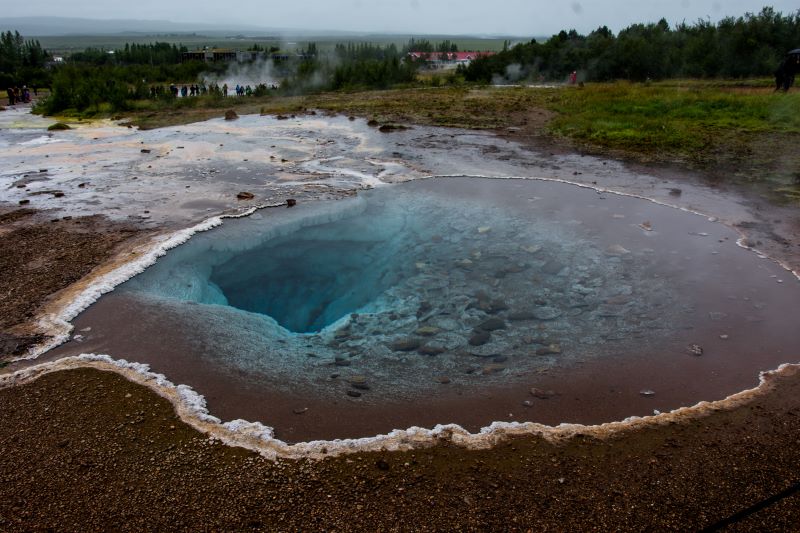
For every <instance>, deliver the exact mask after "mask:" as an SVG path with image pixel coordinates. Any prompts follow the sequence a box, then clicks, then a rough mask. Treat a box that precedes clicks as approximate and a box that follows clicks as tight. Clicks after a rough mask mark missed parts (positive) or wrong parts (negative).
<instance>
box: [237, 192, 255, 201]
mask: <svg viewBox="0 0 800 533" xmlns="http://www.w3.org/2000/svg"><path fill="white" fill-rule="evenodd" d="M255 197H256V195H255V194H253V193H251V192H247V191H242V192H240V193H239V194H237V195H236V199H237V200H252V199H253V198H255Z"/></svg>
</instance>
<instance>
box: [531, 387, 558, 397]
mask: <svg viewBox="0 0 800 533" xmlns="http://www.w3.org/2000/svg"><path fill="white" fill-rule="evenodd" d="M555 395H556V393H555V392H554V391H551V390H544V389H538V388H536V387H533V388H532V389H531V396H533V397H534V398H538V399H540V400H547V399H549V398H552V397H553V396H555Z"/></svg>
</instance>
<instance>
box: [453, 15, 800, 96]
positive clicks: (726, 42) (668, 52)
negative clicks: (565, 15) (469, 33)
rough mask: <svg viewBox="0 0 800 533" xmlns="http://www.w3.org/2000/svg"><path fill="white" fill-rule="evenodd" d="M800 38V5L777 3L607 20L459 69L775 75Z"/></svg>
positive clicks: (528, 76) (513, 74)
mask: <svg viewBox="0 0 800 533" xmlns="http://www.w3.org/2000/svg"><path fill="white" fill-rule="evenodd" d="M799 46H800V10H798V11H797V12H796V13H794V14H789V15H783V14H782V13H779V12H776V11H775V10H774V9H773V8H771V7H765V8H763V9H762V10H761V11H760V12H759V13H757V14H753V13H748V14H746V15H744V16H741V17H737V18H734V17H727V18H724V19H722V20H721V21H719V22H718V23H716V24H712V23H711V22H709V21H707V20H698V21H697V22H695V23H693V24H687V23H685V22H683V23H680V24H678V25H676V26H675V27H674V28H673V27H670V25H669V23H668V22H667V21H666V20H664V19H661V20H660V21H659V22H657V23H651V24H633V25H631V26H628V27H627V28H625V29H623V30H621V31H620V32H619V33H617V34H616V35H614V33H613V32H612V31H611V30H609V29H608V28H607V27H606V26H601V27H600V28H598V29H597V30H595V31H593V32H591V33H589V34H588V35H581V34H579V33H578V32H576V31H575V30H570V31H561V32H560V33H558V34H557V35H554V36H552V37H551V38H550V39H548V40H547V41H545V42H542V43H539V42H537V41H536V40H535V39H534V40H532V41H530V42H528V43H522V44H517V45H516V46H513V47H511V48H509V49H508V50H504V51H503V52H500V53H498V54H496V55H494V56H490V57H484V58H480V59H478V60H475V61H473V62H472V63H471V64H470V65H469V66H468V67H465V68H462V69H461V74H462V75H463V76H464V77H465V78H466V79H467V80H468V81H474V82H482V83H490V82H493V81H505V82H516V81H521V80H531V81H535V80H562V79H564V78H565V77H567V76H568V75H569V74H570V73H571V72H573V71H578V72H580V74H581V77H582V79H585V80H587V81H609V80H617V79H626V80H632V81H644V80H647V79H653V80H658V79H665V78H680V77H692V78H745V77H757V76H770V75H772V74H773V73H774V71H775V69H776V68H777V66H778V64H779V63H780V61H781V59H782V58H783V57H784V56H785V55H786V53H787V52H788V51H789V50H791V49H793V48H797V47H799Z"/></svg>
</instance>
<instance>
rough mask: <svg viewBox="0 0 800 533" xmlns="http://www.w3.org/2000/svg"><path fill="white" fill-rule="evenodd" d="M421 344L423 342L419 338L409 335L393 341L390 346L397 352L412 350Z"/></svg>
mask: <svg viewBox="0 0 800 533" xmlns="http://www.w3.org/2000/svg"><path fill="white" fill-rule="evenodd" d="M420 344H422V343H421V342H420V340H419V339H415V338H413V337H409V338H407V339H398V340H396V341H394V342H392V343H391V344H390V345H389V348H391V349H392V350H393V351H395V352H411V351H414V350H416V349H417V348H419V347H420Z"/></svg>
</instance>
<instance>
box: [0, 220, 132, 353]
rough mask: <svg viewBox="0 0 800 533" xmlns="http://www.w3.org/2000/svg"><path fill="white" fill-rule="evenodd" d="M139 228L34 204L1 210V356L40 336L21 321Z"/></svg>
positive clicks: (22, 346)
mask: <svg viewBox="0 0 800 533" xmlns="http://www.w3.org/2000/svg"><path fill="white" fill-rule="evenodd" d="M138 232H139V230H137V229H136V228H135V227H133V226H129V225H125V224H116V223H111V222H109V221H108V220H106V219H105V218H104V217H101V216H91V217H78V218H71V217H64V218H52V219H51V218H50V217H48V214H47V213H39V212H37V211H35V210H33V209H15V210H9V209H4V210H0V272H2V275H1V276H0V357H2V356H3V355H22V354H23V353H25V351H26V350H27V349H28V347H29V346H30V345H31V344H34V343H36V342H41V340H42V339H43V337H42V336H41V335H39V334H37V333H36V332H35V331H30V328H29V327H25V326H30V324H26V322H29V321H30V320H31V319H32V318H33V317H34V316H35V314H36V313H37V311H38V310H40V309H41V307H42V305H43V304H45V303H46V302H47V300H48V299H49V298H50V297H51V295H53V294H54V293H56V292H58V291H59V290H61V289H64V288H66V287H68V286H69V285H71V284H72V283H74V282H76V281H78V280H79V279H81V278H82V277H84V276H86V275H87V274H88V273H89V272H91V271H92V269H93V268H95V267H96V266H98V265H100V264H101V263H103V262H104V261H106V260H108V259H109V258H110V257H111V256H112V255H113V254H114V253H115V252H116V251H117V250H118V247H119V245H120V244H121V243H123V242H125V241H126V240H128V239H130V238H131V237H132V236H133V235H135V234H136V233H138Z"/></svg>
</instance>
